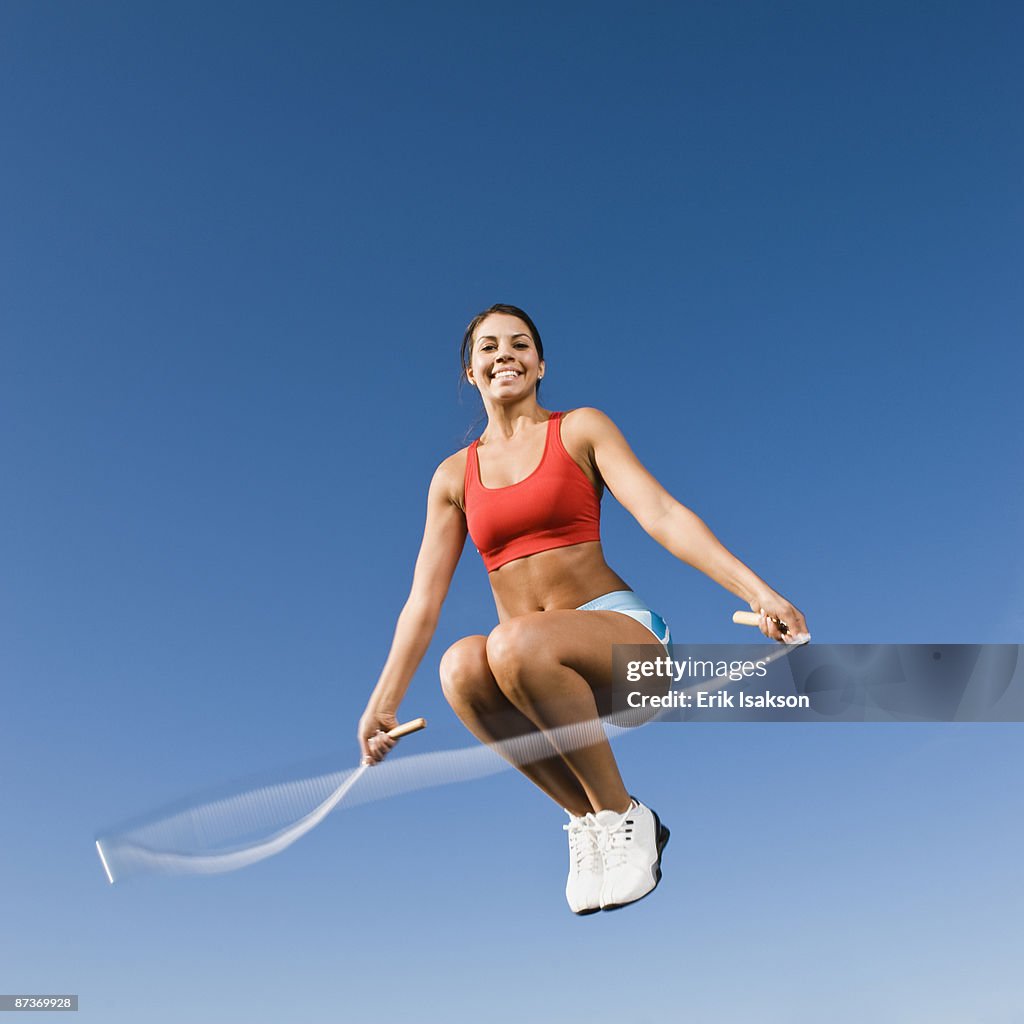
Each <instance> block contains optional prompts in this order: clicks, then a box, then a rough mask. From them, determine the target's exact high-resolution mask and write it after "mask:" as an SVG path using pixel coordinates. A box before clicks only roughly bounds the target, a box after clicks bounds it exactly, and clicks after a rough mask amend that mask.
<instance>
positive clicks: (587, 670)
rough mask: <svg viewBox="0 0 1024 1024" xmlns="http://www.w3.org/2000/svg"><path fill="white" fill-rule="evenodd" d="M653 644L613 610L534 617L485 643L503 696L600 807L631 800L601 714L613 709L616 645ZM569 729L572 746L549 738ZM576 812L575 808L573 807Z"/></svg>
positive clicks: (507, 625)
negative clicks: (555, 751)
mask: <svg viewBox="0 0 1024 1024" xmlns="http://www.w3.org/2000/svg"><path fill="white" fill-rule="evenodd" d="M617 643H618V644H647V645H652V644H654V643H656V641H655V639H654V638H653V637H652V635H651V633H650V631H649V630H648V629H646V628H645V627H644V626H642V625H641V624H640V623H639V622H637V621H636V620H635V619H632V618H630V617H629V616H627V615H623V614H622V613H621V612H613V611H578V610H565V611H547V612H532V613H530V614H528V615H521V616H518V617H516V618H514V619H509V620H508V621H507V622H504V623H502V624H501V625H500V626H498V627H496V628H495V629H494V630H493V631H492V633H491V635H490V636H489V637H488V638H487V645H486V656H487V664H488V666H489V668H490V672H491V674H492V677H493V678H494V680H495V682H496V684H497V686H498V688H499V689H500V691H501V693H502V694H503V695H504V696H505V698H507V700H508V702H509V703H510V704H511V705H513V706H514V707H515V708H517V709H518V710H519V711H520V712H521V714H522V715H523V716H524V717H525V718H526V719H528V720H529V722H531V723H532V724H533V725H534V726H536V727H537V728H539V729H541V730H543V731H545V732H546V733H549V737H548V738H549V739H551V740H552V742H553V743H554V744H555V746H556V749H558V750H559V752H560V753H561V756H562V760H563V762H564V764H565V765H567V766H568V768H569V769H570V770H571V772H572V775H573V776H575V778H576V780H577V783H578V785H579V786H581V787H582V790H583V792H584V793H585V794H586V799H587V801H588V803H589V805H590V806H591V807H592V808H593V809H594V810H595V811H600V810H611V811H616V812H623V811H626V810H627V809H628V808H629V806H630V796H629V793H628V792H627V790H626V787H625V786H624V784H623V782H622V776H621V775H620V774H619V769H618V766H617V765H616V763H615V757H614V755H613V754H612V750H611V747H610V746H609V744H608V740H607V738H606V737H605V734H604V729H603V728H602V726H601V724H600V721H599V720H598V719H599V716H600V715H602V714H608V713H609V712H610V711H611V694H612V644H617ZM565 726H574V727H577V728H573V729H568V730H564V731H563V732H562V733H559V734H557V736H558V737H561V736H563V735H564V734H565V733H568V734H570V735H571V736H572V741H571V742H566V741H565V740H564V739H561V738H558V739H556V736H554V735H551V734H550V730H554V729H562V727H565ZM571 809H572V808H571V807H570V810H571Z"/></svg>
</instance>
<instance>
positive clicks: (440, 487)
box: [430, 445, 470, 508]
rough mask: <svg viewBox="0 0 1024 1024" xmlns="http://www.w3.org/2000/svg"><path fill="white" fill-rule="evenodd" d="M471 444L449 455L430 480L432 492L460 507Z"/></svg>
mask: <svg viewBox="0 0 1024 1024" xmlns="http://www.w3.org/2000/svg"><path fill="white" fill-rule="evenodd" d="M469 449H470V445H467V446H466V447H465V448H460V449H459V450H458V451H457V452H454V453H453V454H452V455H449V456H448V458H446V459H445V460H444V461H443V462H441V464H440V465H439V466H438V467H437V469H435V470H434V476H433V478H432V479H431V481H430V493H431V494H432V495H435V496H437V497H441V498H444V499H446V500H448V501H450V502H451V503H452V504H453V505H458V506H459V507H460V508H461V507H462V504H463V491H464V488H465V481H466V460H467V458H468V457H469Z"/></svg>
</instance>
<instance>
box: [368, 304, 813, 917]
mask: <svg viewBox="0 0 1024 1024" xmlns="http://www.w3.org/2000/svg"><path fill="white" fill-rule="evenodd" d="M462 366H463V373H464V375H465V378H466V380H467V381H468V382H469V384H470V385H472V386H473V387H475V388H476V389H477V390H478V391H479V392H480V397H481V399H482V401H483V405H484V410H485V411H486V414H487V426H486V429H485V430H484V432H483V434H482V435H481V437H480V438H479V439H478V440H477V441H475V442H473V444H471V445H469V447H467V448H463V449H462V450H460V451H458V452H456V453H455V454H454V455H452V456H450V457H449V458H447V459H445V461H444V462H442V463H441V465H440V466H439V467H438V468H437V471H436V472H435V473H434V477H433V480H432V481H431V484H430V490H429V494H428V498H427V519H426V526H425V529H424V534H423V542H422V545H421V547H420V552H419V556H418V558H417V560H416V570H415V574H414V578H413V584H412V590H411V593H410V595H409V599H408V600H407V601H406V604H405V606H404V608H403V609H402V612H401V614H400V615H399V618H398V625H397V627H396V629H395V636H394V640H393V642H392V645H391V651H390V653H389V655H388V658H387V661H386V663H385V665H384V669H383V671H382V672H381V676H380V679H379V681H378V682H377V685H376V688H375V689H374V691H373V693H372V695H371V696H370V700H369V703H368V704H367V707H366V711H365V712H364V713H363V716H362V718H361V719H360V722H359V732H358V735H359V744H360V748H361V750H362V756H363V760H364V763H367V764H375V763H377V762H379V761H380V760H381V759H383V758H384V756H385V755H386V754H387V753H388V751H389V750H390V749H391V748H392V747H393V745H394V740H392V739H391V738H390V737H388V736H387V735H386V733H387V731H388V730H389V729H391V728H393V727H394V726H395V725H396V724H397V719H396V717H395V716H396V714H397V712H398V705H399V703H400V701H401V700H402V698H403V696H404V695H405V692H406V689H407V688H408V685H409V682H410V680H411V679H412V676H413V673H414V672H415V671H416V668H417V666H418V665H419V663H420V660H421V659H422V657H423V654H424V652H425V651H426V649H427V646H428V644H429V643H430V640H431V638H432V636H433V634H434V630H435V629H436V627H437V621H438V617H439V615H440V611H441V604H442V602H443V601H444V598H445V596H446V594H447V592H448V586H449V584H450V582H451V579H452V575H453V573H454V572H455V566H456V564H457V563H458V561H459V556H460V554H461V553H462V548H463V545H464V543H465V539H466V534H467V532H468V533H469V534H470V535H471V537H472V539H473V541H474V543H475V544H476V546H477V548H478V549H479V551H480V553H481V555H482V556H483V559H484V564H485V566H486V568H487V570H488V574H489V579H490V583H491V588H492V590H493V593H494V600H495V604H496V606H497V611H498V620H499V624H498V626H497V627H495V629H493V630H492V631H491V633H490V635H489V636H468V637H465V638H464V639H462V640H459V641H458V642H457V643H455V644H453V645H452V646H451V647H450V648H449V649H448V651H447V652H446V653H445V655H444V657H443V658H442V659H441V666H440V674H441V683H442V687H443V690H444V694H445V697H446V698H447V700H448V702H449V703H450V704H451V706H452V708H453V709H454V711H455V713H456V714H457V715H458V716H459V718H461V719H462V721H463V722H464V723H465V724H466V726H467V727H468V728H469V730H470V731H471V732H472V733H473V734H474V735H475V736H476V737H477V738H478V739H480V740H482V741H483V742H485V743H497V742H499V741H501V740H507V739H510V738H512V737H517V736H519V737H522V736H533V737H534V738H536V736H537V735H538V734H540V736H542V737H544V739H545V740H547V741H550V743H549V749H550V754H549V755H548V756H542V757H540V758H539V759H536V760H532V761H530V762H529V763H525V764H524V763H517V762H516V761H513V763H514V764H515V766H516V767H517V768H518V769H519V770H520V771H521V772H522V773H523V774H524V775H525V776H526V777H527V778H528V779H530V780H531V781H532V782H533V783H535V784H536V785H537V786H538V787H540V789H542V790H543V791H544V792H545V793H546V794H547V795H548V796H550V797H551V798H552V799H553V800H554V801H555V802H556V803H558V805H559V806H560V807H562V808H564V809H565V811H566V813H567V814H568V815H569V823H568V824H567V825H565V826H564V828H565V830H566V831H567V832H568V833H569V851H570V858H569V879H568V882H567V884H566V899H567V900H568V902H569V906H570V908H571V909H572V910H573V912H574V913H577V914H588V913H593V912H594V911H596V910H601V909H603V910H611V909H614V908H616V907H620V906H623V905H625V904H627V903H632V902H634V901H636V900H638V899H640V898H642V897H643V896H645V895H647V894H648V893H649V892H651V891H652V890H653V889H654V887H655V886H656V885H657V884H658V881H659V880H660V878H661V852H662V850H663V848H664V846H665V843H666V842H667V840H668V830H667V829H666V828H664V826H662V825H661V823H660V821H659V820H658V817H657V815H656V814H655V813H654V812H653V811H651V810H650V809H649V808H648V807H645V806H644V805H643V804H642V803H640V802H639V801H637V800H635V799H634V798H632V797H631V796H630V794H629V793H628V792H627V790H626V787H625V785H624V784H623V781H622V777H621V776H620V774H619V769H618V767H617V765H616V763H615V758H614V756H613V754H612V751H611V747H610V746H609V744H608V741H607V739H606V738H605V736H604V732H603V730H602V729H601V728H600V726H599V725H598V724H597V720H598V718H599V716H600V715H602V714H607V713H608V712H609V711H610V710H611V708H610V699H611V688H612V645H613V644H650V643H652V642H653V641H652V636H653V637H654V639H655V640H657V642H659V643H664V644H666V645H667V644H668V641H669V633H668V628H667V627H666V626H665V623H664V622H663V620H662V619H661V618H660V617H659V616H658V615H656V614H655V613H654V612H652V611H651V610H650V609H649V608H648V607H647V606H646V605H645V604H644V602H643V601H641V600H640V599H639V598H638V597H637V596H636V595H635V594H633V593H632V591H631V590H630V589H629V587H628V586H627V584H626V583H625V582H624V581H623V580H622V579H621V577H619V576H618V575H617V574H616V573H615V572H613V571H612V569H611V568H609V566H608V564H607V563H606V562H605V560H604V555H603V553H602V549H601V542H600V534H599V522H600V497H601V493H602V491H603V489H604V488H605V487H607V488H608V489H609V490H610V491H611V492H612V493H613V494H614V495H615V497H616V498H617V499H618V500H619V501H620V502H621V503H622V504H623V505H624V506H625V507H626V508H627V509H628V510H629V511H630V512H631V513H632V514H633V516H634V517H635V518H636V519H637V521H638V522H639V523H640V525H641V526H642V527H643V528H644V529H645V530H646V531H647V532H648V533H649V534H650V535H651V536H652V537H653V538H654V539H655V540H656V541H658V542H659V543H660V544H662V545H663V546H664V547H665V548H667V549H668V550H669V551H670V552H671V553H672V554H673V555H675V556H676V557H677V558H679V559H681V560H682V561H684V562H687V563H688V564H690V565H692V566H694V567H695V568H697V569H699V570H700V571H701V572H703V573H705V574H706V575H708V576H709V577H710V578H711V579H713V580H715V582H716V583H719V584H721V585H722V586H723V587H725V588H726V589H728V590H730V591H731V592H732V593H734V594H736V595H737V596H738V597H740V598H742V599H743V600H744V601H747V602H749V604H750V607H751V609H753V610H754V611H757V612H759V613H760V628H761V632H762V633H764V634H765V636H768V637H770V638H772V639H774V640H779V641H784V640H785V638H786V636H791V635H793V634H797V633H803V632H806V629H807V627H806V623H805V621H804V617H803V615H802V614H801V613H800V612H799V611H798V610H797V609H796V608H795V607H794V606H793V605H792V604H790V603H789V602H788V601H787V600H786V599H785V598H783V597H781V596H780V595H779V594H777V593H776V592H775V591H774V590H772V589H771V587H769V586H768V585H767V584H766V583H765V582H764V581H763V580H761V579H760V578H759V577H758V576H756V575H755V574H754V573H753V572H751V570H750V569H748V568H747V567H746V566H745V565H743V563H742V562H740V561H739V560H738V559H737V558H735V557H734V556H733V555H731V554H730V553H729V552H728V551H727V550H726V549H725V548H724V547H723V546H722V545H721V544H720V543H719V542H718V540H717V539H716V538H715V537H714V535H713V534H712V533H711V531H710V530H709V529H708V528H707V526H705V525H704V523H703V522H702V521H701V520H700V519H699V518H698V517H697V516H696V515H695V514H694V513H693V512H691V511H690V510H689V509H687V508H685V507H684V506H683V505H681V504H680V503H679V502H677V501H676V500H675V499H674V498H672V496H671V495H669V493H668V492H667V491H666V490H665V489H664V488H663V487H662V486H661V485H660V484H659V483H658V482H657V480H655V479H654V477H653V476H651V474H650V473H648V472H647V470H646V469H645V468H644V467H643V466H642V465H641V464H640V462H639V460H638V459H637V457H636V456H635V455H634V454H633V452H632V451H631V449H630V447H629V445H628V444H627V443H626V441H625V439H624V438H623V436H622V434H621V433H620V432H619V430H618V429H617V428H616V426H615V424H614V423H612V421H611V420H610V419H609V418H608V417H607V416H605V415H604V414H603V413H601V412H599V411H598V410H596V409H586V408H582V409H574V410H573V411H572V412H568V413H564V414H563V413H552V412H549V411H548V410H546V409H544V408H543V407H542V406H541V405H540V404H539V402H538V397H537V391H538V385H539V384H540V381H541V380H542V379H543V377H544V369H545V364H544V348H543V345H542V343H541V339H540V334H539V332H538V331H537V328H536V326H535V325H534V323H533V321H532V320H531V319H530V318H529V316H527V314H526V313H524V312H523V311H522V310H521V309H518V308H516V307H515V306H507V305H496V306H492V307H490V309H487V310H484V311H483V312H482V313H480V314H479V315H477V316H476V317H474V318H473V320H472V321H471V323H470V325H469V327H468V328H467V330H466V334H465V337H464V339H463V344H462ZM787 628H788V633H787ZM581 723H583V724H584V727H585V728H587V727H589V731H588V732H587V733H586V742H585V744H583V745H581V744H578V743H571V744H568V743H566V742H564V740H563V739H562V738H561V737H563V736H564V734H565V731H566V730H565V729H559V727H563V726H576V727H579V726H580V724H581ZM553 730H558V731H557V732H555V731H553ZM545 749H548V745H547V744H546V745H545Z"/></svg>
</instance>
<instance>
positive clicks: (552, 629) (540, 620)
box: [488, 609, 666, 715]
mask: <svg viewBox="0 0 1024 1024" xmlns="http://www.w3.org/2000/svg"><path fill="white" fill-rule="evenodd" d="M496 637H497V638H498V643H499V644H507V643H512V644H515V646H516V647H518V648H519V650H520V651H522V652H523V655H522V656H523V657H524V658H528V659H531V660H534V661H536V662H537V663H538V665H541V666H542V665H543V663H544V662H545V661H547V662H548V663H550V662H556V663H558V664H561V665H564V666H566V667H567V668H571V669H572V670H573V671H575V672H576V673H578V674H579V675H580V676H582V677H583V679H585V680H586V682H587V683H588V685H589V686H590V688H591V690H593V692H594V698H595V700H596V701H597V706H598V711H599V712H600V714H602V715H606V714H609V713H610V712H611V710H612V680H613V675H612V648H613V646H614V645H615V644H642V645H644V646H646V647H652V648H657V655H656V656H658V657H661V656H664V654H665V649H664V647H662V645H661V644H660V643H658V641H657V639H656V638H655V637H654V636H653V635H652V634H651V631H650V630H649V629H647V627H646V626H644V625H642V624H641V623H639V622H637V621H636V619H633V618H630V617H629V616H628V615H623V614H622V612H613V611H603V610H602V611H580V610H578V609H565V610H561V609H560V610H556V611H547V612H531V613H529V614H527V615H520V616H517V617H516V618H514V619H509V620H508V621H507V622H504V623H502V624H501V625H500V626H498V627H497V628H496V629H495V630H494V631H493V632H492V633H491V636H490V637H489V638H488V650H491V648H492V644H494V642H495V638H496ZM645 682H646V684H647V685H648V686H650V692H651V693H652V694H653V693H664V692H665V689H666V686H665V685H664V680H659V679H650V680H645ZM637 689H641V690H643V689H644V685H643V684H640V685H638V686H637Z"/></svg>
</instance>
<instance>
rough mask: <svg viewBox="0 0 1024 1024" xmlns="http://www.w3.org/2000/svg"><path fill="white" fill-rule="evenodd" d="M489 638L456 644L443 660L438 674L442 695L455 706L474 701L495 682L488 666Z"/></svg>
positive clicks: (469, 637)
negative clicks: (487, 644)
mask: <svg viewBox="0 0 1024 1024" xmlns="http://www.w3.org/2000/svg"><path fill="white" fill-rule="evenodd" d="M486 642H487V641H486V637H482V636H467V637H463V638H462V639H461V640H459V641H457V642H456V643H454V644H452V645H451V647H449V648H448V650H447V651H445V652H444V654H443V655H442V657H441V664H440V665H439V666H438V672H439V673H440V676H441V692H442V693H443V694H444V696H445V700H447V701H448V703H449V704H451V705H452V706H454V705H456V704H460V703H465V702H466V701H468V700H472V699H473V697H474V696H475V695H477V694H479V693H480V692H481V691H483V690H486V689H493V687H494V679H493V677H492V676H491V670H490V668H489V667H488V665H487V651H486Z"/></svg>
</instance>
